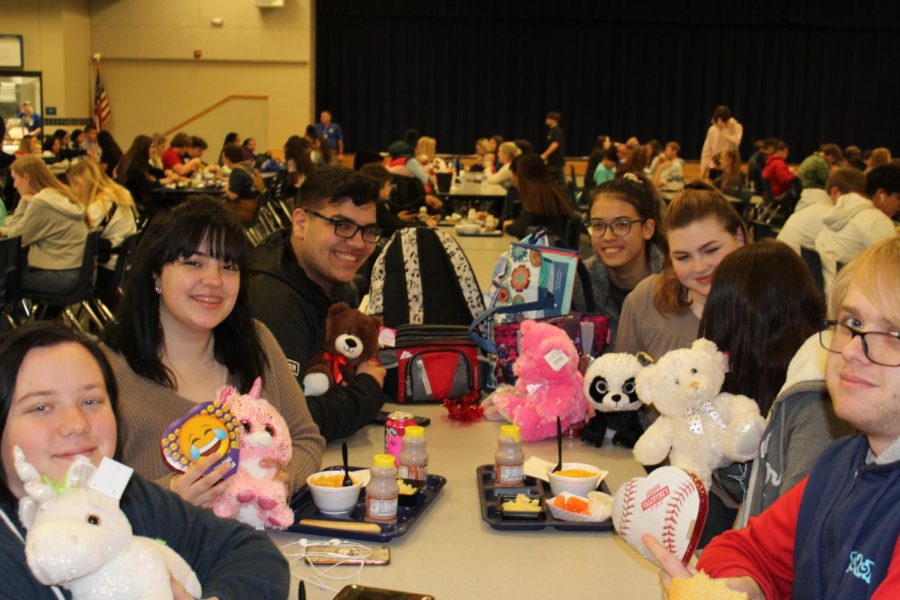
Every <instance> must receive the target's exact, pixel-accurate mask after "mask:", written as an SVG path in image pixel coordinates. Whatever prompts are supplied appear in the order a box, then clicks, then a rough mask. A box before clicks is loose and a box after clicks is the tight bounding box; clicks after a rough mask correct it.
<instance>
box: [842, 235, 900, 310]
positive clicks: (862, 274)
mask: <svg viewBox="0 0 900 600" xmlns="http://www.w3.org/2000/svg"><path fill="white" fill-rule="evenodd" d="M851 284H853V285H856V286H857V287H859V288H860V291H862V293H863V294H865V296H866V298H868V299H869V301H870V302H871V303H872V304H874V305H875V308H877V309H878V312H880V313H881V315H882V316H883V317H884V318H885V319H886V320H887V321H888V322H890V323H891V324H892V325H893V326H894V327H900V305H898V304H897V298H898V297H900V237H896V236H895V237H892V238H888V239H886V240H882V241H880V242H878V243H877V244H875V245H874V246H870V247H868V248H866V249H865V250H864V251H862V252H861V253H860V254H858V255H857V256H856V258H854V259H853V260H851V261H850V262H849V263H847V264H846V265H844V268H843V269H841V270H840V271H838V274H837V275H836V276H835V278H834V281H833V282H832V283H831V296H830V297H829V299H828V300H829V301H828V318H829V319H836V318H837V315H838V312H839V311H840V310H841V304H843V303H844V298H846V297H847V292H848V291H849V290H850V285H851Z"/></svg>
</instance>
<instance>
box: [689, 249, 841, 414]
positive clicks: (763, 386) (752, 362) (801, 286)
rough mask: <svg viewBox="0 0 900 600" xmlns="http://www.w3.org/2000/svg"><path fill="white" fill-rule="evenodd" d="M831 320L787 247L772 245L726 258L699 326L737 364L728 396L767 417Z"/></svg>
mask: <svg viewBox="0 0 900 600" xmlns="http://www.w3.org/2000/svg"><path fill="white" fill-rule="evenodd" d="M824 315H825V302H824V300H823V299H822V293H821V292H820V291H819V289H818V287H816V284H815V282H814V281H813V278H812V275H811V274H810V272H809V269H808V268H807V266H806V264H805V263H804V262H803V260H801V259H800V257H799V256H798V255H797V253H796V252H794V251H793V250H791V248H790V247H789V246H788V245H787V244H785V243H783V242H779V241H776V240H772V239H767V240H762V241H759V242H755V243H753V244H748V245H746V246H744V247H742V248H738V249H737V250H735V251H734V252H732V253H731V254H729V255H728V256H726V257H725V258H724V259H722V262H721V263H719V266H718V267H716V270H715V272H714V273H713V282H712V289H711V290H710V292H709V297H708V298H707V300H706V306H705V307H704V310H703V318H702V319H701V320H700V337H704V338H706V339H708V340H711V341H713V342H715V343H716V346H718V348H719V350H721V351H722V352H727V353H728V354H729V357H730V358H729V361H730V364H731V369H730V370H729V371H728V373H726V374H725V383H724V385H723V386H722V391H724V392H728V393H731V394H744V395H745V396H749V397H750V398H753V399H754V400H756V403H757V404H758V405H759V410H760V412H761V413H762V415H763V417H765V416H766V415H767V414H768V412H769V409H770V408H771V406H772V403H773V402H774V400H775V396H776V395H777V394H778V391H779V390H780V389H781V386H782V385H784V381H785V378H786V377H787V368H788V365H789V364H790V362H791V359H792V358H793V357H794V354H796V353H797V350H798V349H799V348H800V346H802V345H803V342H805V341H806V339H807V338H808V337H809V336H811V335H813V334H814V333H815V332H816V331H817V330H818V328H819V324H820V323H821V320H822V318H823V317H824Z"/></svg>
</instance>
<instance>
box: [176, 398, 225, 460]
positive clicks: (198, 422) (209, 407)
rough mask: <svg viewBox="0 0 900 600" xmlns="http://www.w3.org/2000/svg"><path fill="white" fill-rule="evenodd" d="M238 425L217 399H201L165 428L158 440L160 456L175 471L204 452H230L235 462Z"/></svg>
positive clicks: (207, 453) (201, 455)
mask: <svg viewBox="0 0 900 600" xmlns="http://www.w3.org/2000/svg"><path fill="white" fill-rule="evenodd" d="M239 428H240V426H239V423H238V422H237V419H235V418H234V415H232V414H231V411H230V410H229V409H228V407H227V406H226V405H223V404H222V403H221V402H219V401H215V402H206V403H203V404H201V405H199V406H198V407H196V408H195V409H194V410H192V411H191V412H190V413H188V415H187V416H186V417H185V418H183V419H179V420H178V421H175V422H174V423H172V424H171V425H170V426H169V428H168V429H167V430H166V434H165V436H164V437H163V438H162V440H161V442H162V452H163V457H164V458H165V459H166V463H167V464H168V465H169V466H170V467H171V468H173V469H175V470H176V471H184V470H185V469H187V468H188V467H189V466H190V465H191V464H192V463H195V462H197V461H199V460H201V459H203V458H205V457H207V456H216V457H218V458H219V459H225V458H228V457H229V456H230V458H231V460H232V462H235V464H236V460H237V459H236V455H237V452H238V451H239V448H240V438H239V432H238V430H239Z"/></svg>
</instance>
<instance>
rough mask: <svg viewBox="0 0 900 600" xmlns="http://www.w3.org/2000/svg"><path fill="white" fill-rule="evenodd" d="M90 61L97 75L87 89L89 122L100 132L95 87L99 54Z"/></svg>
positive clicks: (98, 70) (98, 73)
mask: <svg viewBox="0 0 900 600" xmlns="http://www.w3.org/2000/svg"><path fill="white" fill-rule="evenodd" d="M91 61H92V62H93V63H94V67H95V68H96V69H97V73H96V74H95V75H94V81H91V82H90V83H89V84H88V88H89V89H90V90H91V122H92V123H93V124H94V126H95V127H96V128H97V130H98V131H99V130H100V121H99V119H98V118H97V86H96V83H95V82H96V77H98V76H99V75H100V53H99V52H97V53H96V54H94V55H93V56H92V57H91Z"/></svg>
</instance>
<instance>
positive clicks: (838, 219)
mask: <svg viewBox="0 0 900 600" xmlns="http://www.w3.org/2000/svg"><path fill="white" fill-rule="evenodd" d="M866 192H867V194H868V196H869V197H868V198H866V197H864V196H861V195H859V194H857V193H853V192H851V193H849V194H845V195H843V196H841V197H840V198H838V200H837V202H836V203H835V205H834V208H832V209H831V210H830V211H828V214H826V215H825V218H824V219H823V223H824V226H823V227H822V230H821V231H820V232H819V235H818V236H816V251H817V252H818V253H819V256H820V258H821V259H822V276H823V278H824V280H825V292H826V293H828V291H829V290H830V289H831V282H832V280H833V279H834V275H835V273H837V270H838V265H839V264H844V263H847V262H849V261H850V260H851V259H853V257H855V256H856V255H857V254H859V253H860V252H862V251H863V250H865V249H866V248H868V247H869V246H871V245H873V244H875V242H878V241H880V240H883V239H885V238H889V237H893V236H896V235H897V231H896V229H895V226H894V222H893V221H892V220H891V219H892V218H893V217H894V215H896V214H897V210H898V209H900V165H895V164H888V165H882V166H880V167H877V168H875V169H872V170H871V171H869V173H868V175H867V176H866Z"/></svg>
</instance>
